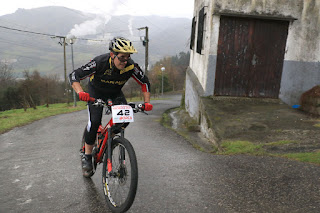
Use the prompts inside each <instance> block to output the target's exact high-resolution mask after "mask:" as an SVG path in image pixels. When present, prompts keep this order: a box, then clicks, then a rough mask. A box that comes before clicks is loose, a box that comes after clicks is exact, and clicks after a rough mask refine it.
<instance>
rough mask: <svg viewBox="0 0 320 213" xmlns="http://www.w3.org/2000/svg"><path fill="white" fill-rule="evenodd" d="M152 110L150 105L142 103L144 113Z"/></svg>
mask: <svg viewBox="0 0 320 213" xmlns="http://www.w3.org/2000/svg"><path fill="white" fill-rule="evenodd" d="M152 108H153V106H152V104H150V103H144V111H151V110H152Z"/></svg>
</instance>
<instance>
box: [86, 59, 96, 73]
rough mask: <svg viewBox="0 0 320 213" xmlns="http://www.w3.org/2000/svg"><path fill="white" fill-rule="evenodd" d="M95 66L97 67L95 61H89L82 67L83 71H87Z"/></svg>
mask: <svg viewBox="0 0 320 213" xmlns="http://www.w3.org/2000/svg"><path fill="white" fill-rule="evenodd" d="M96 65H97V64H96V62H95V61H91V62H89V63H87V64H86V65H85V66H84V68H83V70H84V71H89V70H90V69H92V68H94V67H96Z"/></svg>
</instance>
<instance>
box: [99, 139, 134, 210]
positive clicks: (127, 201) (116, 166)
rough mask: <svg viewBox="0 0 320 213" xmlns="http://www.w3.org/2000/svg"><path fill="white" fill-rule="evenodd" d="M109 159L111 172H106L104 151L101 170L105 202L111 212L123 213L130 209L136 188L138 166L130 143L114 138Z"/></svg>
mask: <svg viewBox="0 0 320 213" xmlns="http://www.w3.org/2000/svg"><path fill="white" fill-rule="evenodd" d="M111 159H112V171H111V172H108V165H107V151H106V154H105V157H104V160H103V169H102V184H103V188H104V194H105V198H106V202H107V204H108V206H109V208H110V210H111V211H112V212H125V211H127V210H128V209H129V208H130V207H131V205H132V203H133V201H134V198H135V196H136V191H137V186H138V164H137V158H136V154H135V152H134V149H133V147H132V145H131V143H130V142H129V141H128V140H127V139H125V138H115V139H114V140H113V142H112V154H111Z"/></svg>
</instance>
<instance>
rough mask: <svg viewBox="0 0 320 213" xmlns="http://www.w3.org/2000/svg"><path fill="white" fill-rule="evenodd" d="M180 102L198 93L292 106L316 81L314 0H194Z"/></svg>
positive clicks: (318, 42) (191, 107)
mask: <svg viewBox="0 0 320 213" xmlns="http://www.w3.org/2000/svg"><path fill="white" fill-rule="evenodd" d="M191 31H192V33H191V34H192V35H191V42H190V48H191V55H190V65H189V68H188V70H187V76H186V93H185V104H186V109H187V111H188V112H189V114H190V115H191V116H192V117H193V118H195V119H198V118H199V116H200V114H199V113H200V112H199V97H202V96H212V95H215V96H218V95H221V96H240V97H241V96H243V97H265V98H280V99H281V100H282V101H284V102H285V103H287V104H289V105H293V104H298V103H299V98H300V96H301V94H302V93H303V92H305V91H307V90H309V89H310V88H312V87H314V86H315V85H319V84H320V0H195V3H194V18H193V22H192V30H191Z"/></svg>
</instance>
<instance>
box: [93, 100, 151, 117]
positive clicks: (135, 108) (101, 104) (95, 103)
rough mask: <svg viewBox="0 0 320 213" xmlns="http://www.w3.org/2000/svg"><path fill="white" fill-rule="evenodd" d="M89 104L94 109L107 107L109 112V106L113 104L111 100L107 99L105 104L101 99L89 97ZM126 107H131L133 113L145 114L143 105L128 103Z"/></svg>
mask: <svg viewBox="0 0 320 213" xmlns="http://www.w3.org/2000/svg"><path fill="white" fill-rule="evenodd" d="M89 102H92V105H93V106H96V107H105V106H107V107H108V109H109V110H111V106H113V103H112V100H111V99H108V100H107V103H106V102H104V101H103V100H102V99H95V98H92V97H90V99H89ZM127 105H129V106H131V107H132V110H133V112H134V113H137V112H143V113H145V114H147V113H146V112H145V111H144V104H135V103H131V102H130V103H128V104H127Z"/></svg>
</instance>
